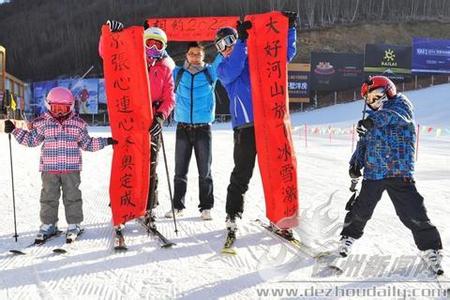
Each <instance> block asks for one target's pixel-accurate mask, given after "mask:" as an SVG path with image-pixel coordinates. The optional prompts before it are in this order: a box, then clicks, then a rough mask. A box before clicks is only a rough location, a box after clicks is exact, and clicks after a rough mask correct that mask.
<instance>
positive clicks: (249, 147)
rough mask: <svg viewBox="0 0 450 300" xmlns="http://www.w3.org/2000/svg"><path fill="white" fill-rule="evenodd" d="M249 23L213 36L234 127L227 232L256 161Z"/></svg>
mask: <svg viewBox="0 0 450 300" xmlns="http://www.w3.org/2000/svg"><path fill="white" fill-rule="evenodd" d="M285 14H286V16H288V17H289V31H288V53H287V59H288V61H291V60H292V58H293V57H294V56H295V53H296V35H297V33H296V29H295V25H296V24H295V22H296V18H297V14H296V13H293V12H292V13H291V12H289V13H287V12H286V13H285ZM250 28H251V22H250V21H245V22H240V21H239V22H238V24H237V30H235V29H234V28H232V27H224V28H221V29H220V30H219V31H218V32H217V34H216V39H215V44H216V48H217V50H218V51H219V53H220V54H221V55H222V56H223V61H222V62H221V63H220V64H219V66H218V67H217V75H218V76H219V80H220V82H221V83H222V85H223V86H224V87H225V90H226V91H227V93H228V98H229V99H230V114H231V123H232V126H233V130H234V149H233V158H234V169H233V171H232V173H231V177H230V184H229V185H228V194H227V201H226V213H227V218H226V226H227V230H228V231H229V233H231V232H232V233H233V234H234V232H235V231H236V229H237V227H236V217H239V218H241V215H242V213H243V211H244V194H245V192H246V191H247V189H248V184H249V182H250V179H251V177H252V174H253V169H254V167H255V161H256V142H255V129H254V124H253V104H252V92H251V85H250V73H249V62H248V55H247V38H248V32H247V30H248V29H250Z"/></svg>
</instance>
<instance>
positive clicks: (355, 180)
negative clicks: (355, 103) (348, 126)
mask: <svg viewBox="0 0 450 300" xmlns="http://www.w3.org/2000/svg"><path fill="white" fill-rule="evenodd" d="M366 108H367V102H366V100H365V99H364V107H363V111H362V119H363V120H364V118H365V117H366ZM356 148H357V149H358V145H356ZM358 181H359V179H358V178H352V180H351V184H350V192H353V193H355V192H356V191H357V189H356V186H357V185H358Z"/></svg>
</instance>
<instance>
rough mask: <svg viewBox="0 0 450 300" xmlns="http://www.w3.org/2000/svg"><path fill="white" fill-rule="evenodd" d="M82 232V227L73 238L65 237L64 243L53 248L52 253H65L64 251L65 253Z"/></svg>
mask: <svg viewBox="0 0 450 300" xmlns="http://www.w3.org/2000/svg"><path fill="white" fill-rule="evenodd" d="M83 232H84V228H83V229H81V230H80V233H78V235H77V236H76V238H75V239H68V238H67V237H66V243H65V244H64V245H62V246H61V247H59V248H55V249H53V253H56V254H65V253H67V252H68V250H69V249H70V248H72V246H73V244H74V243H75V241H76V240H78V238H79V237H80V235H82V234H83Z"/></svg>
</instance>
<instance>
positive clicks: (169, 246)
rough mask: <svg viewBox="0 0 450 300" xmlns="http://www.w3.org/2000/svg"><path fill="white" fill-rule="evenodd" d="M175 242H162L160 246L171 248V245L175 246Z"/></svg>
mask: <svg viewBox="0 0 450 300" xmlns="http://www.w3.org/2000/svg"><path fill="white" fill-rule="evenodd" d="M175 245H176V244H175V243H166V244H162V245H161V248H172V246H175Z"/></svg>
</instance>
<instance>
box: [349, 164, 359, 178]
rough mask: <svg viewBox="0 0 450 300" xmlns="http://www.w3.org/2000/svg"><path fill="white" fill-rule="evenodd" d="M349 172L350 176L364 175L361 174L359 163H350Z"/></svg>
mask: <svg viewBox="0 0 450 300" xmlns="http://www.w3.org/2000/svg"><path fill="white" fill-rule="evenodd" d="M348 174H349V175H350V178H359V177H361V176H362V174H361V167H360V166H358V164H352V165H350V168H349V169H348Z"/></svg>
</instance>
